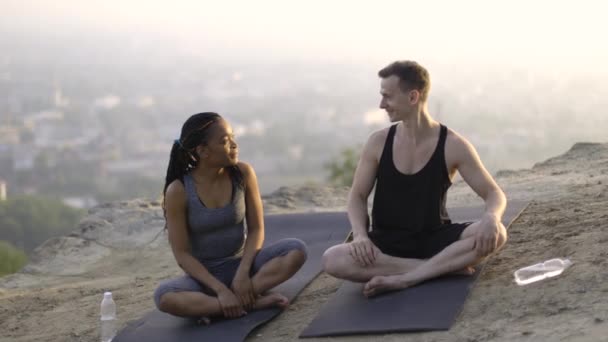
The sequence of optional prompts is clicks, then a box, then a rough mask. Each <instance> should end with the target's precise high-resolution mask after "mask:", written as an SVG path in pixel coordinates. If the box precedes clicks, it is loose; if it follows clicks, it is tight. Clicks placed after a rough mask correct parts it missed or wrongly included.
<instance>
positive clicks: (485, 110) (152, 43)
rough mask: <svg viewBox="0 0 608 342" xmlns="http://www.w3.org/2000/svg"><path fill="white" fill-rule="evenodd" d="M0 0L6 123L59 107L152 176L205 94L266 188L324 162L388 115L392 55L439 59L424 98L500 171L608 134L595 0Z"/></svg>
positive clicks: (1, 106)
mask: <svg viewBox="0 0 608 342" xmlns="http://www.w3.org/2000/svg"><path fill="white" fill-rule="evenodd" d="M0 2H1V4H2V5H1V7H2V12H1V13H0V50H2V51H3V54H2V55H1V56H0V86H1V87H3V88H2V89H3V91H4V94H5V97H4V98H3V99H0V100H3V101H0V115H2V117H0V126H1V125H2V124H3V123H5V122H9V123H10V122H14V121H15V120H16V119H15V118H17V119H18V120H21V119H22V117H25V116H30V115H37V114H38V113H41V112H44V111H48V110H51V111H52V110H55V111H59V112H64V113H63V114H62V115H64V114H65V115H66V117H69V120H70V124H71V125H72V126H70V128H69V129H71V130H73V131H70V132H73V133H72V134H76V133H78V132H83V131H84V129H88V128H89V127H88V126H87V125H90V123H89V122H93V124H94V125H97V126H98V127H101V128H100V130H101V131H90V132H88V133H86V134H85V133H83V134H84V137H83V139H85V138H86V139H88V137H90V136H93V135H95V134H101V137H104V138H105V139H106V140H107V141H106V143H108V144H110V145H112V144H117V145H118V147H117V148H118V149H119V150H120V151H121V153H118V155H122V156H123V157H122V158H123V159H127V160H128V159H129V158H140V159H138V160H137V163H141V165H142V168H143V169H144V170H145V171H146V172H147V173H148V174H150V173H152V174H154V177H156V178H158V179H160V176H158V175H159V174H162V172H164V170H165V167H166V158H168V148H169V144H170V142H171V141H172V139H174V138H175V135H176V134H177V132H178V130H179V126H180V125H181V124H182V122H183V121H184V119H185V118H186V117H187V116H188V115H189V114H192V113H195V112H200V111H206V110H215V111H218V112H220V113H222V114H226V116H227V117H228V118H229V119H231V120H233V121H234V124H235V126H237V127H238V129H239V132H241V133H244V134H241V138H243V141H244V142H245V144H244V145H245V146H244V147H243V153H242V154H241V155H242V157H243V158H244V159H246V160H249V161H252V162H254V166H255V167H256V168H258V169H259V173H260V182H261V184H262V185H263V189H262V190H263V192H270V191H271V190H273V189H276V187H277V186H279V185H293V184H295V183H298V182H299V183H301V182H305V181H309V180H316V181H318V180H321V179H323V178H324V177H325V176H326V172H327V171H326V170H325V169H324V168H323V165H324V163H326V162H327V161H328V160H331V158H333V157H335V156H336V155H337V154H338V152H339V150H340V149H343V148H347V147H355V146H357V145H361V144H362V143H363V142H364V141H365V137H366V136H367V134H369V132H370V131H371V130H373V129H377V128H378V127H380V126H382V125H387V124H388V120H387V119H386V114H385V113H384V112H383V111H381V110H379V109H378V102H379V100H380V97H379V94H378V90H379V82H378V78H377V75H376V73H377V71H378V69H380V68H382V67H383V66H385V65H386V64H388V63H389V62H391V61H393V60H396V59H411V60H416V61H418V62H420V63H421V64H422V65H424V66H426V67H427V68H428V69H429V71H430V74H431V79H432V89H431V95H430V103H429V108H430V112H431V115H433V116H434V117H435V118H437V119H438V120H440V121H442V122H444V123H446V124H447V125H448V126H450V127H451V128H453V129H455V130H456V131H458V132H460V133H462V134H464V135H465V136H466V137H468V138H469V139H470V140H471V142H473V143H474V144H475V145H476V147H477V149H478V150H479V152H480V155H481V157H482V159H483V160H484V162H485V163H486V165H487V166H488V168H489V169H490V170H491V171H493V172H495V171H498V170H502V169H516V168H523V167H531V166H532V165H533V164H534V163H536V162H540V161H542V160H544V159H547V158H550V157H552V156H555V155H557V154H559V153H563V152H565V151H566V150H567V149H568V148H569V147H570V146H572V144H574V143H576V142H579V141H603V140H605V139H606V138H605V136H606V135H605V131H606V128H608V116H607V115H605V111H606V108H607V107H608V98H606V96H605V94H606V93H607V92H608V67H607V66H606V63H605V60H608V45H606V44H605V43H601V42H602V41H603V40H604V37H603V34H604V33H605V32H608V23H606V22H605V21H603V20H601V19H603V18H602V14H603V13H605V11H603V9H604V7H605V6H604V5H603V3H602V2H600V1H582V2H578V3H577V4H576V5H574V4H572V3H570V2H565V1H534V2H531V3H528V2H525V1H512V2H508V3H500V4H497V3H490V2H487V1H481V0H476V1H464V2H457V3H456V2H448V1H430V2H426V1H425V2H412V1H378V2H374V3H363V4H354V3H351V2H346V1H333V2H327V3H326V2H324V1H320V0H319V1H317V0H315V1H308V2H306V3H289V2H283V1H256V2H247V1H240V2H238V1H224V2H212V1H173V2H171V4H170V5H166V3H164V2H162V1H143V0H131V1H118V0H110V1H103V2H96V1H86V2H81V1H75V0H69V1H65V0H64V1H58V2H56V1H50V0H40V1H16V0H0ZM5 113H7V114H5ZM15 113H17V114H15ZM15 115H16V116H15ZM142 122H144V123H145V124H142ZM104 125H105V126H104ZM9 126H10V125H9ZM51 126H52V125H51ZM129 127H130V128H129ZM319 127H320V128H319ZM0 128H2V127H0ZM62 129H68V128H65V127H61V128H57V129H56V127H54V126H53V127H50V126H49V127H45V128H44V132H46V133H45V134H47V135H48V137H47V138H48V139H51V137H53V136H54V135H58V134H59V135H60V133H61V130H62ZM103 129H105V130H106V131H103ZM129 129H131V130H133V134H139V135H138V138H137V139H136V138H133V137H130V136H129V134H130V132H129V131H128V130H129ZM100 132H101V133H100ZM78 134H80V133H78ZM291 134H297V135H298V136H297V137H293V136H291ZM141 139H143V140H144V141H152V142H153V143H150V144H148V145H146V144H145V143H143V142H140V141H139V140H141ZM133 145H135V147H134V146H133ZM112 146H114V145H112ZM136 147H137V148H136ZM14 153H18V152H14ZM127 156H131V157H127ZM133 156H135V157H133ZM104 158H106V159H107V157H104ZM145 158H148V159H154V160H155V162H156V164H153V165H152V164H147V162H148V161H147V160H145ZM119 159H120V158H119ZM104 160H105V159H104ZM108 160H111V159H108ZM137 163H134V164H128V165H126V164H125V165H114V166H113V167H114V169H113V170H121V168H122V167H133V165H136V164H137ZM151 165H152V166H151ZM150 170H154V172H151V171H150ZM11 172H12V171H11ZM278 175H280V176H282V177H284V178H280V177H278ZM0 176H1V175H0Z"/></svg>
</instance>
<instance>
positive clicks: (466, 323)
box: [0, 144, 608, 342]
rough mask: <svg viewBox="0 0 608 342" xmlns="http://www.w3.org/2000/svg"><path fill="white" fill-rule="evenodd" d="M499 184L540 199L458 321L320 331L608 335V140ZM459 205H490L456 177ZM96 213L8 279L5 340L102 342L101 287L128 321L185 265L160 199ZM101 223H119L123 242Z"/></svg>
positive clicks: (326, 197)
mask: <svg viewBox="0 0 608 342" xmlns="http://www.w3.org/2000/svg"><path fill="white" fill-rule="evenodd" d="M498 182H499V183H500V184H501V186H503V188H504V189H505V190H506V193H507V195H508V197H509V198H512V199H529V200H530V201H531V204H530V206H529V207H528V208H527V210H526V211H525V212H524V213H523V214H522V215H521V216H520V218H519V219H518V220H517V221H516V222H515V223H514V224H513V225H512V226H511V227H510V231H509V233H510V239H509V242H508V244H507V245H506V247H505V248H504V249H503V250H502V251H501V252H500V253H499V254H498V255H496V256H494V257H493V258H492V259H491V260H490V261H489V263H488V265H487V266H486V267H485V269H484V271H483V273H482V275H481V276H480V279H479V281H478V282H477V284H476V285H475V287H474V288H473V290H472V292H471V293H470V296H469V298H468V300H467V302H466V303H465V306H464V309H463V311H462V313H461V314H460V315H459V316H458V318H457V320H456V322H455V324H454V325H453V327H452V329H450V330H449V331H447V332H428V333H409V334H390V335H366V336H353V337H341V338H323V339H311V340H312V341H316V340H323V341H489V340H491V341H607V340H608V337H607V336H608V299H607V298H608V272H607V270H608V268H607V266H608V265H607V263H608V262H607V256H608V248H606V243H607V242H608V223H607V222H608V210H607V208H608V144H603V145H601V144H577V145H575V146H574V147H573V148H572V149H571V150H570V151H568V152H567V153H566V154H564V155H562V156H559V157H556V158H553V159H550V160H548V161H545V162H543V163H540V164H538V165H536V166H535V167H534V168H532V169H530V170H520V171H508V172H501V173H499V176H498ZM346 191H347V190H346V189H332V188H315V187H304V188H300V189H289V188H285V189H282V190H280V191H279V192H278V193H275V194H273V196H267V197H266V198H265V203H266V209H267V211H268V212H285V211H310V210H327V209H340V208H343V207H344V200H345V196H346ZM449 203H450V205H454V206H456V205H467V204H478V203H480V202H479V200H477V199H476V198H475V196H474V195H473V194H471V192H470V191H468V190H467V189H466V187H465V186H463V184H462V183H457V184H455V186H454V187H453V189H452V191H451V193H450V198H449ZM146 212H147V213H150V214H149V215H147V216H146V215H144V214H142V213H146ZM134 213H137V214H134ZM104 215H105V216H104ZM91 217H92V218H91ZM91 217H89V220H88V223H87V224H84V225H81V226H80V227H79V231H77V232H75V233H74V234H72V236H71V237H66V238H64V239H60V240H56V241H53V240H51V241H49V242H48V245H47V246H41V249H40V250H39V251H38V258H34V260H32V263H31V264H30V265H29V266H28V267H26V269H25V270H24V272H22V273H19V274H15V275H11V276H7V277H4V278H0V342H5V341H23V342H25V341H37V342H39V341H98V336H99V331H98V314H99V302H100V300H101V294H102V292H103V291H105V290H112V291H113V292H114V297H115V299H116V302H117V304H118V310H119V312H118V314H119V320H120V324H121V325H122V326H124V325H125V324H127V323H128V322H129V321H132V320H135V319H137V318H139V317H140V316H141V315H142V314H143V313H145V312H146V311H148V310H150V309H152V307H153V303H152V300H151V294H152V292H153V290H154V288H155V287H156V285H157V283H158V282H159V281H160V280H161V279H164V278H166V277H169V276H172V275H174V274H178V273H179V270H178V268H177V266H176V265H175V262H174V261H173V259H172V256H171V254H170V251H169V250H168V248H167V246H166V242H165V240H166V237H165V236H164V235H163V233H162V220H160V219H159V208H158V203H154V202H153V203H151V204H150V203H146V202H143V201H133V202H128V203H127V202H125V203H119V204H116V205H108V206H106V207H105V208H100V209H97V210H96V211H95V210H94V211H93V212H92V215H91ZM133 217H140V221H142V222H144V223H145V225H143V226H145V227H147V228H148V229H149V230H142V229H141V228H142V225H141V224H139V225H138V224H136V223H134V222H132V218H133ZM124 222H128V224H125V223H124ZM99 227H104V228H99ZM113 227H114V228H113ZM115 227H121V229H123V230H122V231H121V230H120V229H118V230H116V231H115V230H112V229H117V228H115ZM125 227H126V228H125ZM99 229H105V230H108V229H109V230H112V234H115V235H114V236H115V239H111V238H109V237H108V235H107V234H99V232H100V231H99ZM121 234H122V235H121ZM125 234H126V235H127V237H124V235H125ZM121 237H122V238H121ZM42 247H44V248H42ZM554 257H568V258H570V259H571V260H572V261H573V262H574V264H573V266H572V267H571V268H569V269H568V270H566V272H565V273H564V274H562V275H561V276H559V277H556V278H553V279H548V280H544V281H541V282H538V283H534V284H531V285H527V286H517V285H516V284H515V283H514V281H513V271H515V270H516V269H518V268H520V267H523V266H526V265H530V264H533V263H537V262H540V261H543V260H546V259H550V258H554ZM339 285H340V282H339V281H337V280H335V279H333V278H331V277H329V276H327V275H325V274H321V275H320V276H319V277H318V278H317V279H316V280H315V281H313V283H312V284H311V285H309V286H308V287H307V288H306V289H305V290H304V291H303V292H302V293H301V294H300V296H299V297H298V298H297V299H296V300H295V301H294V302H293V303H292V304H291V306H290V307H289V308H288V309H287V310H286V311H285V312H284V313H283V314H281V315H280V316H279V317H278V318H277V319H275V320H273V321H272V322H270V323H269V324H266V325H265V326H263V327H261V328H259V329H257V330H255V331H254V332H253V333H252V334H251V335H250V337H249V338H248V340H251V341H292V340H296V339H297V336H298V334H299V333H300V332H301V331H302V330H303V329H304V328H305V326H306V325H307V324H308V323H309V322H310V321H312V319H313V318H314V316H315V314H316V313H317V312H318V311H319V310H320V309H321V307H322V306H323V304H324V303H325V302H326V301H327V300H328V299H329V298H330V296H331V295H332V293H334V292H335V291H336V290H337V288H338V287H339Z"/></svg>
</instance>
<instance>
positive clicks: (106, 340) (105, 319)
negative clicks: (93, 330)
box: [101, 292, 116, 342]
mask: <svg viewBox="0 0 608 342" xmlns="http://www.w3.org/2000/svg"><path fill="white" fill-rule="evenodd" d="M114 336H116V303H114V299H112V292H105V293H104V294H103V300H102V301H101V342H110V341H112V339H113V338H114Z"/></svg>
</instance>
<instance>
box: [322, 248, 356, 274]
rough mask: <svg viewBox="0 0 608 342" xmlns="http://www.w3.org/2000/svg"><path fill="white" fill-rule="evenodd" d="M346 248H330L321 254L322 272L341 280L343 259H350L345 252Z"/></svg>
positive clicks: (344, 265) (344, 266)
mask: <svg viewBox="0 0 608 342" xmlns="http://www.w3.org/2000/svg"><path fill="white" fill-rule="evenodd" d="M347 248H348V246H346V245H344V244H342V245H337V246H333V247H330V248H329V249H327V250H326V251H325V253H323V259H322V260H323V262H322V263H323V271H325V273H328V274H330V275H332V276H334V277H337V278H342V277H343V276H344V273H345V268H346V262H345V260H344V259H345V258H346V257H350V255H348V254H347V253H345V252H346V250H347Z"/></svg>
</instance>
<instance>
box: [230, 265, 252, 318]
mask: <svg viewBox="0 0 608 342" xmlns="http://www.w3.org/2000/svg"><path fill="white" fill-rule="evenodd" d="M248 273H249V272H242V271H240V270H238V271H237V272H236V275H235V276H234V279H233V280H232V286H231V287H232V291H233V292H234V294H235V295H236V296H237V297H238V298H239V300H240V301H241V304H242V305H243V307H244V308H245V310H251V309H252V308H253V304H255V300H256V295H255V292H254V291H253V284H252V283H251V278H249V274H248Z"/></svg>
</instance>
